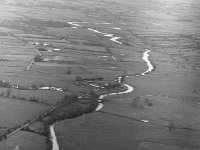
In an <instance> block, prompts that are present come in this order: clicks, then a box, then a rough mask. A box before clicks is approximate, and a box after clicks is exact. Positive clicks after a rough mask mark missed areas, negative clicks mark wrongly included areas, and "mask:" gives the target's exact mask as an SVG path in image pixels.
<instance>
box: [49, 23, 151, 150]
mask: <svg viewBox="0 0 200 150" xmlns="http://www.w3.org/2000/svg"><path fill="white" fill-rule="evenodd" d="M69 24H71V25H73V26H75V27H81V26H80V25H78V24H77V23H76V22H69ZM88 30H90V31H93V32H96V33H100V34H103V35H104V36H108V37H111V39H110V40H111V41H114V42H116V43H118V44H123V43H121V42H119V41H117V40H118V39H120V38H121V37H114V35H113V34H108V33H103V32H100V31H98V30H95V29H91V28H88ZM150 52H151V51H150V50H146V51H145V52H144V53H143V57H142V59H143V61H144V62H146V64H147V66H148V69H147V70H146V71H145V72H143V73H141V75H142V76H144V75H146V74H147V73H150V72H152V71H153V69H154V66H153V65H152V63H151V61H150V60H149V57H150V54H149V53H150ZM127 77H128V76H127ZM121 81H122V77H118V78H117V82H118V83H121ZM121 84H123V85H124V86H125V87H126V88H127V90H126V91H123V92H117V93H109V94H105V95H101V96H100V97H99V100H98V102H99V104H98V106H97V108H96V109H95V111H99V110H101V109H102V108H103V106H104V105H103V103H102V100H101V99H103V98H105V97H107V96H112V95H121V94H127V93H131V92H132V91H133V90H134V88H133V87H132V86H130V85H128V84H125V83H121ZM140 121H142V122H149V121H148V120H140ZM49 129H50V135H51V142H52V150H59V145H58V141H57V137H56V134H55V124H53V125H51V126H50V128H49Z"/></svg>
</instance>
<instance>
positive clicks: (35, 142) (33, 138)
mask: <svg viewBox="0 0 200 150" xmlns="http://www.w3.org/2000/svg"><path fill="white" fill-rule="evenodd" d="M16 146H19V147H20V149H28V150H36V149H38V150H46V148H47V147H46V137H45V136H41V135H38V134H35V133H31V132H26V131H20V132H18V133H16V134H14V135H13V136H11V137H10V138H9V139H6V140H4V141H1V143H0V147H1V148H0V149H2V150H13V149H14V148H15V147H16Z"/></svg>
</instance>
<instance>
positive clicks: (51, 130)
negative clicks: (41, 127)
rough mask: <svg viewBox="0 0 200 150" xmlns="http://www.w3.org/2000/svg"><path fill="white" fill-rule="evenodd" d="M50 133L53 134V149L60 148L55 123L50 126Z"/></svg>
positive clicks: (57, 149)
mask: <svg viewBox="0 0 200 150" xmlns="http://www.w3.org/2000/svg"><path fill="white" fill-rule="evenodd" d="M50 134H51V142H52V150H59V145H58V141H57V138H56V133H55V124H53V125H51V126H50Z"/></svg>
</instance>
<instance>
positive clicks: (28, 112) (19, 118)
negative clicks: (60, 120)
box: [0, 97, 49, 128]
mask: <svg viewBox="0 0 200 150" xmlns="http://www.w3.org/2000/svg"><path fill="white" fill-rule="evenodd" d="M48 108H49V106H46V105H41V104H37V103H30V102H26V101H20V100H16V99H8V98H2V97H1V98H0V118H1V120H0V126H4V127H8V128H12V127H15V126H18V125H21V124H23V123H24V122H26V121H27V120H32V119H34V118H37V117H38V116H39V114H41V113H42V112H44V111H45V110H47V109H48Z"/></svg>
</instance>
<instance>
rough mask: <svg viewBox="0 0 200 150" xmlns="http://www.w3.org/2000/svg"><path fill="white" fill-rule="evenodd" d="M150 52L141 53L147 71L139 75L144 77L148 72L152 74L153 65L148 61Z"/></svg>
mask: <svg viewBox="0 0 200 150" xmlns="http://www.w3.org/2000/svg"><path fill="white" fill-rule="evenodd" d="M150 52H151V51H150V50H147V51H145V52H144V53H143V57H142V59H143V60H144V61H145V62H146V63H147V66H148V69H147V71H145V72H143V73H142V74H141V75H143V76H144V75H146V74H147V73H149V72H152V70H153V69H154V67H153V65H152V64H151V61H150V60H149V56H150V54H149V53H150Z"/></svg>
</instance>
